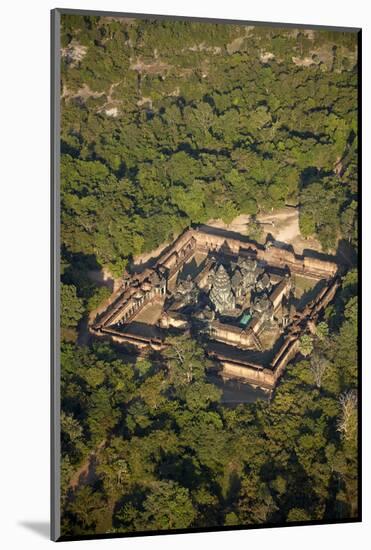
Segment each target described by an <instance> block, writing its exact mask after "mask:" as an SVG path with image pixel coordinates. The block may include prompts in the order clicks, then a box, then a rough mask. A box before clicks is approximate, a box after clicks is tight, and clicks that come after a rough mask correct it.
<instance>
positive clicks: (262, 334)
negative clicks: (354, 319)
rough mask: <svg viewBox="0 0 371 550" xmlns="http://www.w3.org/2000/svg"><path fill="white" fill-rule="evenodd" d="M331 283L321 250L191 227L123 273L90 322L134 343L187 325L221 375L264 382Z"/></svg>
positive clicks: (310, 322)
mask: <svg viewBox="0 0 371 550" xmlns="http://www.w3.org/2000/svg"><path fill="white" fill-rule="evenodd" d="M339 284H340V280H339V275H338V265H337V263H336V262H335V261H329V260H328V258H325V259H324V258H322V257H320V255H317V257H316V256H315V255H313V254H312V255H311V256H309V255H303V256H300V255H297V254H295V252H294V251H293V250H290V249H288V248H287V247H282V246H279V245H278V244H274V243H271V242H269V243H267V244H266V245H265V246H263V245H258V244H256V243H253V242H250V241H249V240H248V239H247V238H246V237H243V236H242V235H239V234H234V233H227V234H226V232H223V231H222V230H216V229H213V228H208V227H207V226H206V227H204V228H195V229H193V228H192V229H188V230H186V231H185V232H184V233H183V234H182V235H181V236H180V237H179V238H178V239H176V240H175V242H174V243H173V244H172V245H171V246H170V247H168V249H166V250H165V251H164V252H163V253H162V255H161V256H160V257H159V258H158V259H157V261H156V263H155V264H154V266H153V267H151V268H145V269H143V270H142V271H141V272H139V273H133V274H129V273H125V275H124V277H123V279H122V285H121V287H120V288H119V289H117V290H116V291H115V292H114V293H113V294H112V296H111V298H110V300H109V303H108V304H105V309H104V310H103V311H102V310H100V311H99V312H98V314H97V317H96V318H95V320H94V322H93V323H92V324H91V325H90V331H91V333H92V334H94V335H95V336H100V337H103V336H105V337H109V338H111V339H112V340H113V341H115V342H118V343H122V344H125V345H128V344H132V345H134V346H135V347H136V348H138V349H141V350H143V351H145V350H146V349H155V350H161V349H163V348H164V347H165V346H166V345H167V343H166V336H167V335H169V334H176V333H179V332H182V331H188V332H190V333H191V334H192V335H193V336H194V337H195V338H198V339H201V340H202V342H204V343H205V345H206V350H207V353H208V355H209V356H210V357H211V358H212V359H213V360H214V363H215V365H216V368H217V369H218V372H219V374H220V375H221V376H222V377H223V378H224V379H237V380H240V381H243V382H245V383H248V384H250V385H252V386H255V387H259V388H262V389H264V390H267V391H271V390H273V388H274V387H275V385H276V383H277V380H278V379H279V377H280V376H281V374H282V372H283V371H284V369H285V367H286V365H287V363H288V362H289V361H290V360H291V359H292V358H293V357H294V356H295V355H296V354H297V353H298V348H299V338H300V337H301V335H302V334H303V333H304V332H306V331H307V330H313V327H314V326H315V323H316V322H317V320H318V318H319V316H320V315H321V313H322V311H323V309H324V308H325V307H326V306H327V304H328V303H329V302H330V301H331V300H332V299H333V298H334V295H335V293H336V291H337V289H338V287H339Z"/></svg>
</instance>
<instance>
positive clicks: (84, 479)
mask: <svg viewBox="0 0 371 550" xmlns="http://www.w3.org/2000/svg"><path fill="white" fill-rule="evenodd" d="M105 444H106V439H103V441H101V442H100V443H99V445H98V446H97V447H96V449H95V450H94V451H92V452H91V453H90V455H89V456H88V458H87V459H86V460H85V462H84V463H83V464H82V465H81V466H80V468H79V469H78V470H77V471H76V472H75V473H74V474H73V476H72V477H71V479H70V484H69V486H70V488H71V489H73V490H74V491H75V490H76V489H77V488H78V487H79V486H81V485H88V484H89V483H91V482H92V481H94V479H95V477H96V474H95V465H96V461H97V455H98V454H99V451H100V450H101V449H103V447H104V445H105Z"/></svg>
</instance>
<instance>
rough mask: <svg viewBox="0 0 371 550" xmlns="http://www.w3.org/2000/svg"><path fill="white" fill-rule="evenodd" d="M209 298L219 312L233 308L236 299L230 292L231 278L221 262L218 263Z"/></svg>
mask: <svg viewBox="0 0 371 550" xmlns="http://www.w3.org/2000/svg"><path fill="white" fill-rule="evenodd" d="M209 298H210V300H211V302H212V303H213V305H214V307H215V309H216V311H218V312H219V313H222V314H223V313H226V312H228V311H231V310H233V309H234V308H235V305H236V301H235V297H234V294H233V292H232V285H231V280H230V277H229V275H228V273H227V271H226V270H225V268H224V266H223V265H222V264H220V265H219V267H218V269H217V271H216V273H215V276H214V280H213V283H212V287H211V291H210V294H209Z"/></svg>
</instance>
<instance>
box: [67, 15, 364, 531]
mask: <svg viewBox="0 0 371 550" xmlns="http://www.w3.org/2000/svg"><path fill="white" fill-rule="evenodd" d="M61 30H62V34H61V36H62V57H61V68H62V83H61V85H62V88H61V95H62V110H61V113H62V120H61V152H62V155H61V239H62V250H61V256H62V289H61V301H62V313H61V325H62V329H63V331H62V337H63V344H62V390H61V394H62V500H63V502H62V504H63V506H62V507H63V528H62V532H63V534H74V535H76V534H84V533H85V534H86V533H92V532H100V533H102V532H107V531H109V532H125V531H135V530H151V529H153V530H156V529H176V528H186V527H210V526H221V525H238V524H246V525H248V524H256V523H262V522H271V523H275V522H284V521H304V520H318V519H342V518H351V517H355V516H356V514H357V419H356V414H357V399H356V392H355V388H356V386H357V349H356V345H357V273H356V271H355V270H352V271H350V272H348V274H346V275H345V276H344V278H343V283H342V288H341V290H340V292H339V293H338V295H337V297H336V301H335V303H334V304H333V305H331V306H330V307H329V308H328V309H327V310H326V313H325V319H324V321H325V322H326V326H328V327H329V331H328V334H327V333H326V334H325V336H324V337H322V338H315V339H314V341H311V342H310V343H309V344H310V353H308V356H307V357H305V358H304V359H303V356H302V360H301V361H300V362H296V363H295V364H293V365H290V366H289V367H288V369H287V372H286V373H285V376H284V378H283V380H282V383H281V384H280V385H279V387H278V389H277V390H276V392H275V395H274V397H273V399H272V400H270V401H268V402H265V401H257V402H256V403H254V404H248V405H239V406H238V407H236V408H228V407H225V406H223V405H222V404H221V401H220V391H219V390H218V389H217V388H216V387H215V386H214V385H213V384H211V383H209V382H208V379H207V377H206V369H207V365H208V361H207V359H206V357H205V352H204V350H203V348H202V347H201V346H200V345H199V344H197V343H196V342H195V341H193V340H191V339H187V338H186V337H182V338H178V339H175V340H174V341H173V346H172V347H171V348H170V349H173V350H174V349H176V350H177V353H176V354H174V355H172V352H171V351H168V352H167V353H164V354H162V355H161V354H154V355H151V356H149V357H148V358H146V359H143V358H141V359H138V360H137V361H136V363H135V364H131V363H130V364H129V363H128V362H127V361H126V360H125V357H124V356H123V355H122V353H121V351H120V350H119V349H117V348H115V347H114V346H112V345H108V344H102V343H91V344H89V346H78V345H77V333H78V329H79V328H81V325H82V323H83V322H84V319H86V316H87V315H88V314H89V312H91V311H92V310H94V308H96V307H97V305H98V304H99V303H100V302H102V301H103V300H104V299H105V298H107V295H108V294H109V291H108V290H107V289H106V288H104V287H99V286H97V285H96V283H94V282H93V281H92V280H91V279H90V278H89V271H90V270H96V269H102V268H105V269H108V270H109V271H110V273H112V274H113V276H115V277H119V276H120V275H121V274H122V272H123V269H124V268H125V266H126V265H127V263H128V262H129V261H130V260H131V259H132V257H133V256H135V255H137V254H139V253H141V252H145V251H150V250H152V249H154V248H155V247H156V246H157V245H159V244H160V243H162V242H163V241H166V240H168V239H170V238H171V237H173V236H174V235H177V234H178V233H180V232H181V231H182V230H183V229H184V228H185V227H187V226H189V225H190V224H192V223H200V222H206V221H207V220H209V219H211V218H222V219H223V220H224V221H225V222H227V223H229V222H230V221H231V220H232V219H234V218H235V217H236V216H237V215H239V214H241V213H243V214H251V215H256V214H257V213H259V212H265V211H269V210H271V209H274V208H279V207H281V206H284V205H286V204H289V205H295V206H298V207H299V212H300V229H301V232H302V234H303V236H315V237H317V238H318V240H319V241H320V243H321V245H322V248H323V250H324V251H335V250H336V247H337V244H338V242H339V240H340V239H344V240H347V241H348V242H349V243H350V244H351V245H352V246H353V247H354V249H355V250H356V249H357V57H356V56H357V36H356V34H355V33H343V32H329V31H312V30H308V31H306V30H295V29H283V28H282V29H281V28H268V27H251V26H248V27H245V26H243V25H241V26H239V25H223V24H219V25H216V24H205V23H195V22H192V23H190V22H184V21H178V22H177V21H151V20H137V19H136V20H135V19H121V20H119V19H115V18H108V17H107V18H99V17H90V16H89V17H83V16H72V15H68V16H67V15H63V16H62V29H61ZM179 355H180V356H181V357H182V358H183V360H182V361H181V362H180V361H179ZM187 369H190V370H191V371H192V376H187V375H186V374H187ZM91 453H95V455H94V456H95V459H96V464H95V466H94V468H93V472H92V473H91V476H90V478H89V480H90V481H89V483H85V484H81V485H77V486H75V485H74V484H73V482H72V480H73V478H74V476H75V475H76V472H78V470H79V468H80V467H81V465H83V464H85V463H86V461H87V460H88V459H89V457H90V458H91Z"/></svg>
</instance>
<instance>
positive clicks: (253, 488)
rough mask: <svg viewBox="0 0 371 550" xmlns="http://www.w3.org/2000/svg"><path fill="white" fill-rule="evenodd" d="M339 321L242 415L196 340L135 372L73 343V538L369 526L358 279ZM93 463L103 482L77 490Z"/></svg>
mask: <svg viewBox="0 0 371 550" xmlns="http://www.w3.org/2000/svg"><path fill="white" fill-rule="evenodd" d="M326 322H327V324H328V326H329V327H330V335H329V336H326V337H325V338H316V339H315V341H314V342H313V347H314V350H313V352H312V354H311V355H310V356H309V357H307V358H306V359H305V360H302V361H300V362H296V363H295V364H292V365H290V366H289V367H288V369H287V372H286V373H285V376H284V378H283V380H282V382H281V383H280V385H279V386H278V388H277V389H276V391H275V395H274V397H273V399H272V400H270V401H268V402H267V401H257V402H256V403H254V404H241V405H238V406H237V407H235V408H230V407H226V406H223V405H222V404H221V403H220V390H219V389H218V388H217V387H216V386H214V385H213V384H210V383H209V382H208V381H207V377H206V372H205V371H206V368H207V365H208V360H207V359H206V358H205V353H204V350H203V348H202V347H200V345H199V344H197V342H196V341H195V340H193V339H190V338H188V337H186V336H183V337H176V338H174V340H173V341H172V344H173V346H171V347H169V348H166V352H164V353H163V354H162V355H159V354H154V355H152V356H150V357H148V358H146V359H143V358H142V359H139V360H138V361H137V362H136V364H135V366H133V365H132V364H127V363H125V361H124V360H123V359H122V357H121V356H120V351H118V350H115V349H114V348H112V347H109V346H108V344H101V343H99V344H94V345H93V346H92V348H91V349H89V348H87V347H78V346H74V345H73V344H70V343H65V344H64V345H63V347H62V367H63V368H62V389H61V394H62V411H63V413H62V453H63V454H62V494H63V509H64V514H63V529H62V532H63V533H64V534H70V535H71V534H74V535H78V534H86V533H91V532H99V533H102V532H107V531H108V532H112V533H113V532H125V531H135V530H156V529H176V528H178V529H180V528H187V527H210V526H222V525H240V524H245V525H249V524H256V523H262V522H269V523H275V522H290V521H304V520H326V519H327V520H331V519H343V518H352V517H356V514H357V486H358V485H357V483H358V482H357V473H358V472H357V396H356V392H355V388H356V386H357V350H356V343H357V273H356V271H350V272H349V273H348V274H347V275H346V276H345V277H344V279H343V284H342V289H341V291H340V293H339V295H338V296H337V299H336V301H335V303H334V305H333V306H331V308H329V309H328V310H327V312H326ZM190 373H191V376H190ZM92 451H95V452H96V459H97V460H96V464H95V471H94V475H93V476H92V477H91V478H90V479H89V477H88V481H89V482H85V483H82V484H81V485H80V486H79V487H78V488H77V489H73V488H71V486H70V482H71V479H72V478H73V475H74V473H75V472H76V471H77V470H78V466H79V465H81V464H82V463H84V461H86V459H87V457H88V456H89V454H90V453H91V452H92Z"/></svg>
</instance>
